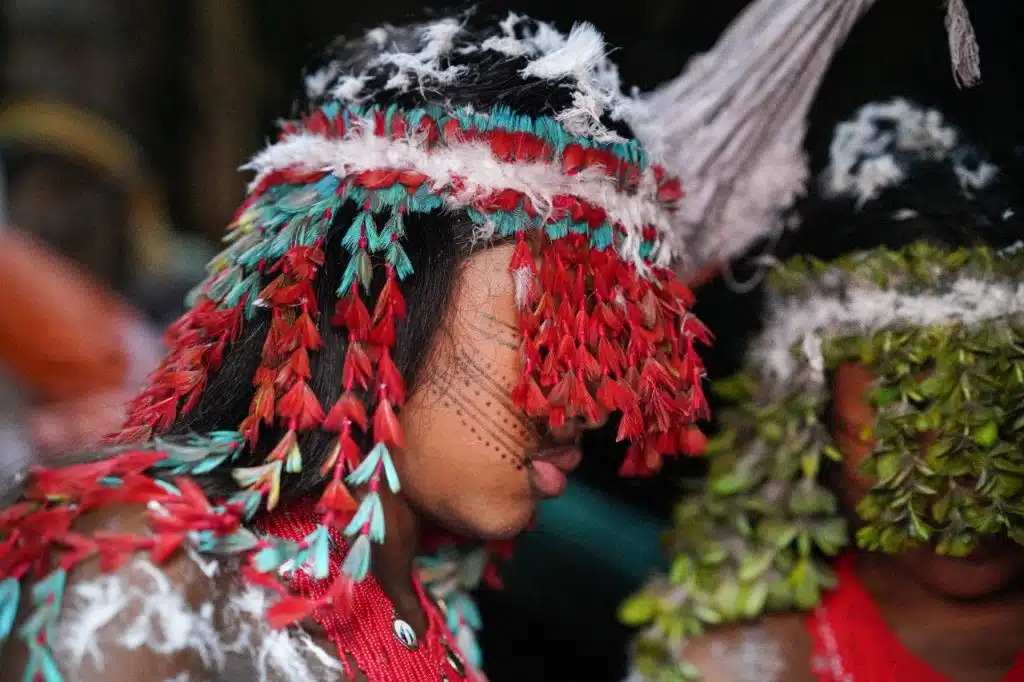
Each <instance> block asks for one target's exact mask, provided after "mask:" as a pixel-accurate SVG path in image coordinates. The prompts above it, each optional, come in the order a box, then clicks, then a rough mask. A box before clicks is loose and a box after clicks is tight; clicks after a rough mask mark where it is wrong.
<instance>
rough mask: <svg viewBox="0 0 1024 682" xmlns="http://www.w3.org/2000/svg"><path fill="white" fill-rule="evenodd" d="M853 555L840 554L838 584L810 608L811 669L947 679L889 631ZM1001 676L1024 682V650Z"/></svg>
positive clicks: (835, 678) (830, 674) (868, 676)
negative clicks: (815, 606)
mask: <svg viewBox="0 0 1024 682" xmlns="http://www.w3.org/2000/svg"><path fill="white" fill-rule="evenodd" d="M854 557H855V555H854V554H852V553H850V554H846V555H843V556H841V557H840V558H839V560H838V561H837V564H836V572H837V574H838V577H839V584H838V585H837V586H836V588H835V589H834V590H831V591H830V592H828V593H827V594H826V595H825V597H824V599H823V600H822V603H821V605H820V606H818V608H816V609H815V610H814V611H812V612H811V613H810V614H808V616H807V619H806V624H807V629H808V631H809V633H810V635H811V639H812V641H813V643H814V645H813V646H814V648H813V653H812V655H811V670H812V671H813V672H814V674H815V675H816V676H817V678H818V680H820V682H950V680H949V678H947V677H945V676H944V675H942V674H940V673H939V672H937V671H936V670H935V669H934V668H932V667H931V666H929V665H928V664H927V663H925V662H924V661H922V660H921V659H920V658H918V657H917V656H915V655H914V654H913V653H912V652H911V651H910V650H909V649H907V648H906V647H905V646H904V645H903V643H902V642H901V641H900V640H899V638H898V637H896V635H895V634H894V633H893V632H892V630H891V629H890V628H889V626H888V624H887V623H886V622H885V619H884V618H883V617H882V613H881V611H879V609H878V606H876V605H875V602H874V600H873V599H872V598H871V595H870V594H868V592H867V590H866V589H865V588H864V586H863V585H862V584H861V582H860V581H859V580H858V579H857V576H856V573H855V572H854ZM1003 682H1024V652H1021V654H1020V655H1018V657H1017V660H1016V662H1015V663H1014V665H1013V667H1012V668H1011V669H1010V672H1009V673H1007V675H1006V677H1005V678H1004V679H1003Z"/></svg>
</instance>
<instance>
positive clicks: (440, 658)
mask: <svg viewBox="0 0 1024 682" xmlns="http://www.w3.org/2000/svg"><path fill="white" fill-rule="evenodd" d="M318 523H319V516H318V515H317V513H316V512H315V510H314V509H313V508H309V509H302V508H293V509H289V510H282V511H278V512H276V513H274V514H272V515H270V517H269V518H267V519H266V520H264V521H262V522H261V523H260V527H261V530H263V531H266V532H268V533H272V534H273V535H275V536H277V537H279V538H282V539H286V540H293V541H296V542H299V541H301V540H302V539H303V538H305V537H306V536H308V535H309V534H310V533H311V532H312V531H313V530H314V529H315V528H316V527H317V524H318ZM347 551H348V546H347V545H346V543H345V541H344V538H343V537H342V535H341V533H339V532H337V531H332V533H331V554H330V573H329V575H328V577H327V579H326V580H319V581H318V580H313V579H312V578H310V577H309V576H308V575H306V574H305V573H303V572H301V571H298V572H296V573H295V574H294V577H293V579H292V584H291V586H292V589H293V590H294V592H295V594H296V595H297V596H299V597H302V598H304V599H316V600H318V599H321V598H323V597H324V596H326V594H327V590H328V589H329V588H330V586H331V585H333V584H334V582H335V579H336V578H337V576H338V573H339V571H340V570H341V563H342V560H343V559H344V557H345V554H346V552H347ZM413 585H414V586H415V588H416V592H417V595H418V596H419V599H420V604H421V605H422V607H423V610H424V612H425V613H426V614H427V622H428V627H427V632H426V634H425V636H424V637H422V638H420V637H417V636H416V633H415V632H414V631H413V629H412V627H411V626H410V625H409V624H408V623H406V622H405V621H403V620H401V619H399V618H398V616H397V615H396V614H395V609H394V606H393V605H392V603H391V600H390V599H388V597H387V595H386V594H384V590H383V589H382V588H381V586H380V583H378V582H377V581H376V580H375V579H374V577H373V576H372V575H370V576H367V577H366V579H364V580H363V581H361V582H359V583H358V584H357V585H356V586H355V588H354V589H353V592H352V595H351V598H350V599H349V600H346V603H345V606H344V608H333V607H329V608H323V609H318V610H316V611H314V614H313V618H314V620H316V622H317V623H318V624H319V625H320V626H321V627H323V629H324V631H325V632H326V634H327V637H328V638H329V639H330V640H331V641H332V642H333V643H334V644H335V646H336V647H337V649H338V657H339V659H340V660H341V663H342V665H343V666H344V668H345V672H346V675H347V676H348V679H350V680H351V679H354V678H355V672H356V671H355V670H353V669H352V666H351V665H350V661H353V660H354V661H355V665H356V667H357V668H358V669H359V672H361V673H362V674H363V675H365V676H366V678H367V680H369V682H395V681H396V680H402V682H482V680H481V679H480V677H479V676H478V675H477V674H476V673H475V672H474V671H473V670H471V669H470V668H469V667H468V666H467V665H465V663H464V662H463V658H462V656H461V654H460V653H459V652H458V649H457V646H456V644H455V638H454V637H453V636H452V634H451V633H450V632H449V631H448V628H447V626H446V625H445V622H444V616H443V615H442V613H441V611H440V609H439V607H438V605H437V604H436V603H435V602H434V601H433V600H432V599H430V597H429V596H428V595H427V594H426V591H425V590H424V589H423V586H422V584H421V583H420V581H419V579H418V578H417V577H416V576H415V575H414V576H413Z"/></svg>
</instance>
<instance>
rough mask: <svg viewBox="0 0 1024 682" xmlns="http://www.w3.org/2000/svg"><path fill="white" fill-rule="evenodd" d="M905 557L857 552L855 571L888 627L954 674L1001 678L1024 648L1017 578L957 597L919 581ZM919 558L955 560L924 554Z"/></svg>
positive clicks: (1022, 597) (1022, 593) (1023, 603)
mask: <svg viewBox="0 0 1024 682" xmlns="http://www.w3.org/2000/svg"><path fill="white" fill-rule="evenodd" d="M921 551H922V552H924V551H928V552H931V550H930V549H928V550H921ZM906 561H907V559H906V558H900V557H894V556H892V555H886V554H881V553H876V552H860V553H858V560H857V568H856V572H857V576H858V578H860V580H861V582H862V584H863V585H864V588H865V589H866V590H867V591H868V593H869V594H870V595H871V597H872V599H873V601H874V602H875V604H876V606H877V607H878V609H879V610H880V611H881V613H882V615H883V617H884V618H885V620H886V622H887V623H888V625H889V627H890V628H891V630H892V632H893V633H894V634H895V635H896V636H897V637H898V638H899V639H900V641H902V642H903V644H904V645H905V646H906V647H907V648H908V649H910V650H911V651H912V652H913V653H914V654H915V655H917V656H918V657H919V658H921V659H922V660H924V661H925V662H926V663H928V664H929V665H931V666H932V667H933V668H935V669H936V670H937V671H939V672H941V673H943V674H945V675H947V676H948V677H950V678H951V679H953V680H971V681H972V682H973V681H975V680H977V681H978V682H982V681H985V680H990V679H991V680H1002V679H1003V677H1004V676H1005V674H1006V672H1007V671H1008V670H1009V669H1010V668H1011V667H1012V666H1013V664H1014V661H1015V660H1016V659H1017V657H1018V655H1019V654H1020V652H1021V651H1022V650H1024V633H1022V632H1021V631H1020V628H1019V623H1020V621H1021V619H1022V618H1024V588H1022V585H1021V584H1020V581H1019V580H1015V581H1013V582H1012V584H1011V585H1010V586H1008V587H1006V588H1005V589H1001V590H998V591H993V592H992V593H990V594H985V595H983V596H978V597H973V598H970V599H960V598H955V597H950V596H948V595H946V594H943V593H942V592H940V591H938V590H937V589H933V588H932V587H930V586H929V585H928V584H925V583H924V582H922V581H920V580H919V579H918V578H916V577H915V571H914V570H908V566H907V563H906ZM921 561H922V562H939V561H944V562H948V561H954V560H950V559H945V558H941V557H937V556H929V557H924V556H922V557H921ZM994 635H995V636H994Z"/></svg>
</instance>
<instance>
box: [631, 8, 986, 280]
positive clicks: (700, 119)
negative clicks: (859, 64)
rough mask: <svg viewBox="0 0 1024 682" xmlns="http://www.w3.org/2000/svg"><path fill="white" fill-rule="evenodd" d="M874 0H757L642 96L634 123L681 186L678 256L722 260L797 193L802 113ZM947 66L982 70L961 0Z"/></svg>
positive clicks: (971, 76) (801, 183)
mask: <svg viewBox="0 0 1024 682" xmlns="http://www.w3.org/2000/svg"><path fill="white" fill-rule="evenodd" d="M875 2H876V0H756V1H755V2H753V3H751V4H750V5H749V6H748V7H747V8H746V9H745V10H744V11H743V13H742V14H740V15H739V16H738V17H737V18H736V19H735V20H734V21H733V23H732V24H731V25H730V26H729V28H728V29H727V30H726V31H725V33H724V34H723V35H722V37H721V38H720V39H719V41H718V43H717V44H716V45H715V46H714V47H713V48H712V49H711V51H710V52H708V53H706V54H702V55H699V56H697V57H695V58H693V59H692V60H691V61H690V62H689V64H687V66H686V69H685V70H684V71H683V73H682V74H681V75H680V76H679V77H678V78H676V79H675V80H674V81H671V82H669V83H667V84H665V85H664V86H662V87H661V88H660V89H658V90H656V91H655V92H653V93H651V94H650V95H649V96H647V98H646V102H645V106H643V107H641V108H640V110H639V111H638V112H637V120H636V121H635V122H634V123H633V125H634V128H635V129H636V130H637V132H638V134H639V135H640V137H641V138H642V139H643V141H644V143H645V144H646V145H647V147H648V149H649V150H650V151H651V153H652V156H653V157H654V158H656V159H658V160H660V161H662V162H664V163H665V165H666V166H667V167H668V169H669V170H671V171H672V172H673V173H676V174H678V175H679V176H680V177H681V178H682V180H683V184H684V187H685V189H686V191H687V198H686V200H684V201H683V202H682V205H681V211H680V214H679V222H678V224H677V230H676V233H675V239H676V243H677V249H678V252H679V253H681V254H684V256H685V257H684V263H683V266H684V267H687V268H693V269H696V268H699V267H702V266H706V265H709V264H713V263H716V262H717V263H721V262H724V261H727V260H728V259H729V258H731V257H734V256H736V255H738V254H740V253H742V252H743V251H745V250H746V249H748V248H749V247H750V246H751V245H752V244H753V243H755V242H756V241H757V240H759V239H760V238H763V237H766V236H769V235H772V234H775V233H777V232H778V230H780V229H782V213H783V212H784V211H785V209H787V208H788V207H789V206H791V205H792V203H793V201H794V200H795V199H796V198H797V197H798V196H799V195H801V194H802V193H803V191H804V187H805V184H806V182H807V175H808V170H807V161H806V158H805V154H804V151H803V141H804V134H805V131H806V119H807V113H808V110H809V109H810V106H811V103H812V102H813V101H814V98H815V97H816V95H817V92H818V88H819V86H820V84H821V81H822V78H823V77H824V75H825V72H826V71H827V69H828V67H829V64H830V63H831V61H832V58H833V56H834V55H835V54H836V52H837V51H838V50H839V48H840V47H841V46H842V44H843V43H844V41H845V40H846V37H847V36H848V35H849V33H850V31H851V29H852V28H853V26H854V24H855V23H856V22H857V20H858V19H860V17H862V16H863V15H864V13H865V12H867V11H868V9H870V8H871V7H872V6H873V5H874V4H875ZM946 25H947V28H948V30H949V33H950V46H951V52H952V57H953V72H954V75H955V77H956V79H957V82H958V83H959V84H964V85H969V84H973V83H975V82H977V80H978V78H979V77H980V72H979V67H978V48H977V43H976V42H975V39H974V33H973V29H972V28H971V24H970V18H969V17H968V16H967V11H966V8H965V7H964V5H963V3H962V2H960V0H948V2H947V17H946Z"/></svg>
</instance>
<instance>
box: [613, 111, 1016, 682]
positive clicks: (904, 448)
mask: <svg viewBox="0 0 1024 682" xmlns="http://www.w3.org/2000/svg"><path fill="white" fill-rule="evenodd" d="M997 151H998V150H997ZM1021 161H1022V159H1020V158H1019V153H1017V154H1016V155H1005V154H1004V155H1001V156H1000V155H998V154H997V152H991V153H990V152H989V151H986V150H985V149H982V148H981V147H979V146H975V145H972V144H971V142H970V140H969V139H967V137H966V136H965V135H964V133H963V132H962V131H961V130H959V129H958V128H957V127H955V126H954V125H952V124H951V123H950V122H949V121H948V120H947V119H946V118H945V117H944V116H943V114H942V113H940V112H939V111H937V110H936V109H933V108H927V107H923V106H920V105H917V104H915V103H913V102H911V101H908V100H906V99H900V98H897V99H893V100H885V101H877V102H871V103H869V104H867V105H865V106H863V107H862V108H861V109H859V110H858V111H857V112H856V113H855V114H854V115H853V116H852V117H851V118H850V119H848V120H846V121H843V122H842V123H840V124H839V125H838V126H837V127H836V129H835V134H834V136H833V139H832V143H831V146H830V148H829V164H828V166H827V168H826V169H825V170H824V172H823V173H822V175H821V177H819V178H818V180H817V182H816V183H815V184H814V189H812V191H811V192H810V195H809V196H808V197H807V198H806V199H805V200H804V201H802V202H801V203H800V204H799V206H798V208H797V215H799V217H800V219H801V223H802V225H803V227H802V228H801V229H800V231H798V232H797V233H796V234H795V235H790V236H789V237H788V238H786V239H783V240H782V243H781V244H780V245H779V247H778V248H777V250H776V252H775V254H774V256H773V258H772V263H773V264H772V265H771V266H770V267H769V270H770V274H769V275H768V281H767V285H766V295H765V308H766V310H765V315H764V321H763V326H762V328H761V329H760V330H759V332H757V334H756V335H755V337H754V338H753V340H752V341H751V343H750V347H749V350H748V352H747V355H746V361H745V363H744V367H743V370H742V371H741V373H740V374H738V375H737V376H735V377H733V378H732V379H728V380H725V381H722V382H720V383H719V384H718V389H719V390H718V393H720V394H721V396H722V397H723V398H724V399H727V400H730V401H732V402H733V404H734V407H733V408H732V409H730V410H725V411H722V410H720V411H719V412H718V414H719V417H720V419H721V422H722V425H723V431H722V433H721V434H720V435H719V436H718V437H717V438H716V439H714V440H713V441H712V442H711V444H710V445H709V456H710V473H709V476H708V479H707V481H706V483H705V484H704V485H703V487H702V489H701V490H700V491H699V492H697V493H695V494H694V495H693V496H690V497H687V498H684V500H683V501H682V502H681V503H680V505H679V507H678V509H677V510H676V513H675V517H674V528H673V530H672V531H671V532H670V535H669V538H668V540H667V542H668V547H669V549H670V552H671V553H672V554H673V556H674V558H673V562H672V566H671V571H670V573H669V575H668V576H666V577H664V578H659V579H656V580H655V581H654V582H652V583H651V584H650V585H649V586H648V587H647V588H646V590H645V591H643V592H641V593H639V594H637V595H635V596H634V597H632V598H631V599H630V601H629V602H628V603H627V604H625V605H624V607H623V612H622V615H623V617H624V618H625V619H627V620H628V621H630V622H632V623H634V624H644V623H646V624H647V626H646V629H645V630H644V631H643V632H642V634H641V635H640V636H639V638H638V640H637V642H636V649H635V651H634V655H635V658H634V665H635V668H634V674H633V676H632V677H631V680H637V681H638V682H639V681H641V680H656V681H658V682H664V681H668V680H691V679H698V678H699V679H701V680H705V681H706V682H740V681H746V680H757V681H758V682H771V681H773V680H774V681H778V682H782V681H783V680H784V681H785V682H804V681H807V682H811V681H812V680H814V681H816V682H862V681H870V682H886V681H888V680H892V681H893V682H897V681H898V682H968V681H970V682H983V681H988V680H992V681H993V682H995V681H998V680H1003V681H1005V682H1012V681H1017V680H1024V635H1021V634H1020V632H1019V628H1018V627H1017V625H1016V624H1017V623H1019V622H1020V619H1021V617H1022V616H1024V547H1022V546H1021V544H1022V543H1024V516H1022V515H1024V497H1022V494H1024V455H1022V453H1024V448H1022V446H1024V417H1022V411H1021V405H1022V404H1024V343H1022V341H1024V286H1022V285H1021V283H1020V282H1021V279H1022V276H1024V250H1022V242H1021V241H1020V240H1021V238H1022V237H1024V230H1022V225H1021V222H1020V219H1021V214H1020V194H1019V187H1018V185H1019V182H1020V179H1019V170H1020V168H1021V165H1020V164H1021ZM705 630H706V632H704V634H702V632H703V631H705Z"/></svg>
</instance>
